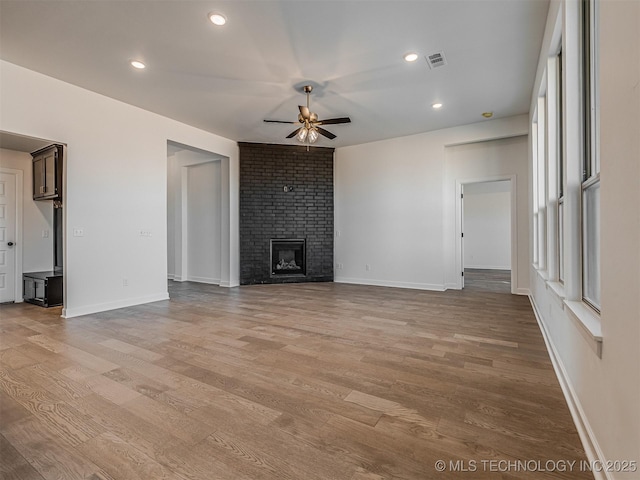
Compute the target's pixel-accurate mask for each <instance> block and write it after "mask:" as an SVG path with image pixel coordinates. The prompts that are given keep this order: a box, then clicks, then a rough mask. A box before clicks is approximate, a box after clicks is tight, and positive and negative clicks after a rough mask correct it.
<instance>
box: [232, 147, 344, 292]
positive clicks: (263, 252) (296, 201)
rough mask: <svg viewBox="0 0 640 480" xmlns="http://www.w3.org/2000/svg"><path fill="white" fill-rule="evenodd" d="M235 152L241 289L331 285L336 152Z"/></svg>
mask: <svg viewBox="0 0 640 480" xmlns="http://www.w3.org/2000/svg"><path fill="white" fill-rule="evenodd" d="M239 146H240V284H241V285H251V284H256V283H289V282H325V281H333V151H334V149H333V148H324V147H312V148H310V150H309V152H307V151H306V148H305V147H303V146H296V145H272V144H261V143H239ZM274 245H275V246H276V250H275V251H276V257H274V250H273V247H274ZM278 264H280V267H279V268H278V266H277V265H278Z"/></svg>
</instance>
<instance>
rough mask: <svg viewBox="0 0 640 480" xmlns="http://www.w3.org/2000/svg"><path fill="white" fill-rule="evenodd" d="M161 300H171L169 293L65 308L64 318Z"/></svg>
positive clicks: (63, 311)
mask: <svg viewBox="0 0 640 480" xmlns="http://www.w3.org/2000/svg"><path fill="white" fill-rule="evenodd" d="M161 300H169V293H167V292H164V293H158V294H155V295H146V296H144V297H136V298H126V299H123V300H118V301H115V302H107V303H97V304H94V305H85V306H82V307H76V308H64V309H63V310H62V317H64V318H73V317H79V316H81V315H90V314H92V313H99V312H106V311H108V310H115V309H117V308H126V307H133V306H134V305H142V304H144V303H151V302H159V301H161Z"/></svg>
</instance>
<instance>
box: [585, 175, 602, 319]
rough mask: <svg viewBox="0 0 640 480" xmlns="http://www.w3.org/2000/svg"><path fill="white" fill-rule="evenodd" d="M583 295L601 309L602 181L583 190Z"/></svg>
mask: <svg viewBox="0 0 640 480" xmlns="http://www.w3.org/2000/svg"><path fill="white" fill-rule="evenodd" d="M582 206H583V213H582V224H583V232H582V235H583V242H584V243H583V245H584V250H583V252H582V269H583V273H582V296H583V297H584V299H585V300H586V301H587V302H589V303H590V304H591V305H592V306H594V307H595V308H597V309H598V310H600V182H599V181H598V182H596V183H594V184H592V185H590V186H588V187H586V188H585V189H584V190H583V192H582Z"/></svg>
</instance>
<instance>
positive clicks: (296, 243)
mask: <svg viewBox="0 0 640 480" xmlns="http://www.w3.org/2000/svg"><path fill="white" fill-rule="evenodd" d="M305 250H306V248H305V240H304V239H280V238H272V239H271V276H272V277H281V276H304V275H306V274H307V266H306V261H305V260H306V258H305V257H306V255H305Z"/></svg>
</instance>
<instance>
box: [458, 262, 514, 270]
mask: <svg viewBox="0 0 640 480" xmlns="http://www.w3.org/2000/svg"><path fill="white" fill-rule="evenodd" d="M464 268H475V269H476V270H511V267H508V266H507V267H505V266H501V267H496V266H495V265H467V264H466V263H465V264H464Z"/></svg>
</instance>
